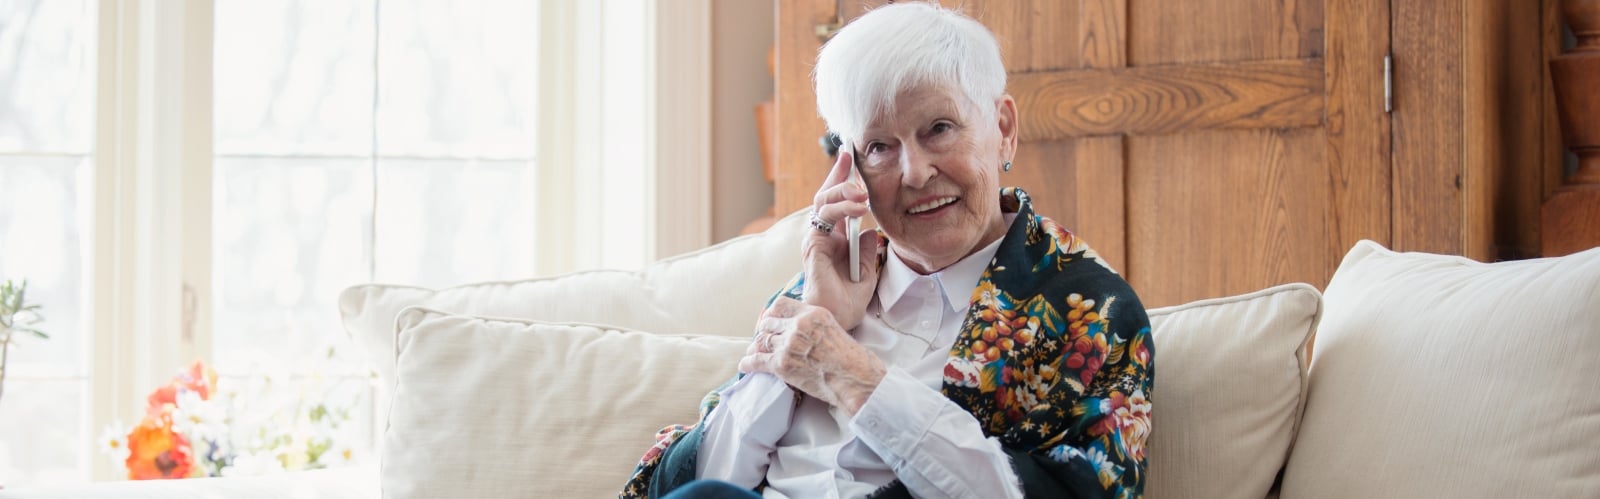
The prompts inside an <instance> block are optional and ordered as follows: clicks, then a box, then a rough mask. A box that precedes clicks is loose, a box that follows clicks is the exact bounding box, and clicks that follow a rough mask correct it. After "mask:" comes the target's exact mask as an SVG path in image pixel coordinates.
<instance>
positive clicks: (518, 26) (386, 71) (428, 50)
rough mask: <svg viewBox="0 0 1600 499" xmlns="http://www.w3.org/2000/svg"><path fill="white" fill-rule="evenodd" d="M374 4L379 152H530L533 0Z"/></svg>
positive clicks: (535, 33)
mask: <svg viewBox="0 0 1600 499" xmlns="http://www.w3.org/2000/svg"><path fill="white" fill-rule="evenodd" d="M381 9H382V10H381V12H380V13H379V15H380V20H379V23H380V25H381V29H380V38H381V40H380V43H379V57H380V60H379V66H378V68H379V74H378V79H379V85H380V86H381V90H380V91H379V99H380V101H379V109H378V147H379V152H380V154H382V155H385V156H391V155H402V156H435V157H437V156H445V157H456V158H466V157H479V158H483V157H489V158H498V159H509V158H516V159H531V158H532V157H533V149H534V141H535V130H534V127H533V124H534V118H535V115H534V111H535V108H534V101H535V98H536V96H537V95H538V87H537V77H538V71H537V62H538V53H539V45H538V43H539V30H538V29H537V27H538V26H539V15H538V14H539V3H538V2H527V1H523V0H471V1H444V0H386V1H385V2H383V6H382V7H381Z"/></svg>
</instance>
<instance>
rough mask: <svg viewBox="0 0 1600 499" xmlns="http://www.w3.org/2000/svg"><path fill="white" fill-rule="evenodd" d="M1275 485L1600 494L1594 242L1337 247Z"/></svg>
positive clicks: (1379, 493)
mask: <svg viewBox="0 0 1600 499" xmlns="http://www.w3.org/2000/svg"><path fill="white" fill-rule="evenodd" d="M1324 303H1325V305H1324V315H1323V321H1322V327H1321V329H1320V332H1319V333H1318V336H1317V340H1316V348H1315V349H1314V354H1313V358H1312V362H1311V382H1310V388H1309V391H1308V397H1309V398H1308V399H1307V405H1306V411H1305V417H1304V419H1303V421H1302V422H1301V425H1300V433H1299V437H1298V438H1297V440H1296V442H1295V447H1294V451H1293V454H1292V456H1291V457H1290V459H1289V465H1288V467H1287V469H1286V471H1285V476H1284V483H1283V490H1282V492H1283V497H1285V498H1302V497H1310V498H1320V497H1339V498H1344V497H1372V498H1384V497H1396V498H1400V497H1405V498H1410V497H1600V451H1597V449H1600V447H1597V444H1596V442H1600V249H1592V250H1589V251H1585V252H1583V253H1578V254H1574V255H1569V256H1566V257H1561V258H1546V259H1537V260H1522V261H1512V262H1502V263H1493V264H1484V263H1478V262H1475V261H1472V260H1468V259H1465V258H1460V257H1453V256H1441V255H1430V254H1421V253H1396V252H1393V251H1390V250H1388V249H1385V248H1384V247H1382V246H1380V245H1378V244H1377V243H1373V242H1371V241H1362V242H1360V243H1358V244H1357V245H1356V246H1355V247H1354V248H1353V249H1351V250H1350V253H1349V254H1348V255H1346V256H1345V259H1344V262H1343V263H1342V264H1341V265H1340V266H1339V269H1338V270H1337V271H1336V272H1335V273H1334V275H1333V279H1332V280H1331V281H1330V282H1329V283H1328V288H1327V292H1326V294H1325V295H1324Z"/></svg>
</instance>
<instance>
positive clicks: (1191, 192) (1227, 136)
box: [1127, 128, 1337, 306]
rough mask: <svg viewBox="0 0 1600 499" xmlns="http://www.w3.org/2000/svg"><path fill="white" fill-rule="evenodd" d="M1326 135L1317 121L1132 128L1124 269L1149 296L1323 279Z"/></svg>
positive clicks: (1153, 300)
mask: <svg viewBox="0 0 1600 499" xmlns="http://www.w3.org/2000/svg"><path fill="white" fill-rule="evenodd" d="M1325 143H1326V139H1325V137H1324V136H1323V134H1322V131H1321V130H1319V129H1316V128H1295V129H1287V130H1217V131H1209V132H1196V133H1186V134H1178V135H1167V136H1157V137H1129V138H1128V162H1127V185H1128V190H1127V203H1128V226H1129V240H1130V241H1132V242H1133V244H1131V245H1130V247H1129V248H1128V266H1127V269H1128V272H1127V273H1128V275H1129V278H1130V282H1132V283H1133V286H1134V290H1135V291H1137V292H1138V293H1139V296H1140V298H1141V299H1142V300H1144V301H1145V303H1146V305H1149V306H1165V305H1173V304H1178V303H1184V302H1188V301H1192V300H1197V299H1201V298H1207V297H1217V296H1227V295H1232V294H1239V293H1245V292H1249V291H1254V290H1256V289H1260V288H1262V287H1264V286H1267V285H1271V284H1277V283H1281V282H1293V281H1304V282H1320V281H1323V280H1324V279H1325V278H1324V276H1323V273H1324V271H1325V269H1326V267H1327V262H1328V260H1330V259H1334V258H1337V257H1336V256H1335V255H1332V254H1330V251H1329V248H1330V246H1329V245H1328V244H1327V242H1326V234H1327V232H1328V229H1327V223H1328V220H1329V216H1330V212H1331V210H1332V202H1331V195H1330V193H1329V189H1328V182H1327V176H1326V175H1325V174H1324V167H1323V166H1322V162H1323V159H1324V158H1323V155H1322V152H1323V150H1324V147H1325Z"/></svg>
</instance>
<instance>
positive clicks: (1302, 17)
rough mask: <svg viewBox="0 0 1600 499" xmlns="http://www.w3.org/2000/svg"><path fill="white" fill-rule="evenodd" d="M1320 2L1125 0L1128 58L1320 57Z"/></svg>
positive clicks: (1150, 61)
mask: <svg viewBox="0 0 1600 499" xmlns="http://www.w3.org/2000/svg"><path fill="white" fill-rule="evenodd" d="M1323 2H1324V0H1182V1H1176V2H1174V1H1172V0H1128V4H1129V5H1128V11H1129V12H1130V13H1131V14H1130V15H1129V16H1128V21H1129V27H1128V63H1129V64H1130V65H1134V66H1149V65H1159V64H1177V63H1201V62H1223V61H1256V60H1265V59H1299V58H1307V57H1320V56H1322V47H1323V36H1324V30H1323V26H1324V24H1323Z"/></svg>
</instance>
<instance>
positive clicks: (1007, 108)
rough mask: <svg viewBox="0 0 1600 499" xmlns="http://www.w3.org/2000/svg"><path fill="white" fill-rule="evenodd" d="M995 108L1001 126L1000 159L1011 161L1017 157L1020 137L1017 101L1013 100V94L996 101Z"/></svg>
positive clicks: (996, 117)
mask: <svg viewBox="0 0 1600 499" xmlns="http://www.w3.org/2000/svg"><path fill="white" fill-rule="evenodd" d="M994 108H995V109H994V114H995V119H996V120H997V121H999V124H1000V158H1001V161H1011V160H1012V159H1014V158H1015V157H1016V155H1017V140H1018V139H1017V138H1018V136H1019V133H1018V131H1019V130H1018V128H1019V126H1020V124H1019V123H1017V101H1016V99H1013V98H1011V94H1005V95H1002V96H1000V100H997V101H995V103H994Z"/></svg>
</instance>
